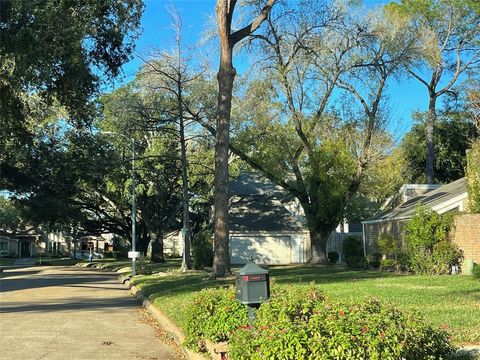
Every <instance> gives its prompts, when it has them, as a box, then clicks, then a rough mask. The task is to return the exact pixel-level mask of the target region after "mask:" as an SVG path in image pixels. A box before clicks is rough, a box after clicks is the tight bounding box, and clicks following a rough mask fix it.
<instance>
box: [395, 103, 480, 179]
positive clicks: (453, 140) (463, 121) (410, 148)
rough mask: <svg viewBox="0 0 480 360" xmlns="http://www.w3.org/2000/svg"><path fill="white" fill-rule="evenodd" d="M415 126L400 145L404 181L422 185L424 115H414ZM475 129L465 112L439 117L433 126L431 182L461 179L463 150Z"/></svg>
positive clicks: (463, 158) (424, 140)
mask: <svg viewBox="0 0 480 360" xmlns="http://www.w3.org/2000/svg"><path fill="white" fill-rule="evenodd" d="M416 119H418V121H417V123H416V124H415V125H414V126H413V128H412V130H410V132H408V133H407V134H406V135H405V137H404V139H403V141H402V144H401V148H402V153H403V155H404V159H405V165H404V166H405V168H404V169H405V170H404V176H405V181H406V182H410V183H425V181H426V179H425V171H424V170H425V166H424V165H425V151H424V149H425V144H426V130H425V128H426V124H425V114H417V115H416ZM475 136H478V130H476V129H475V126H474V124H473V123H472V121H471V120H470V118H469V116H468V114H466V113H463V112H462V113H450V114H446V115H445V116H441V117H440V118H439V119H438V120H437V122H436V124H435V132H434V139H435V141H434V146H435V153H436V158H435V168H434V169H435V177H434V181H435V182H437V183H441V184H446V183H449V182H452V181H455V180H458V179H460V178H461V177H463V176H465V169H466V165H467V163H466V151H467V149H468V148H469V147H470V144H471V140H472V139H473V138H475Z"/></svg>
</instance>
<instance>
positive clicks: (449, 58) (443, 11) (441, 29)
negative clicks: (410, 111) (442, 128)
mask: <svg viewBox="0 0 480 360" xmlns="http://www.w3.org/2000/svg"><path fill="white" fill-rule="evenodd" d="M387 9H388V11H390V12H392V13H393V14H397V15H399V16H402V17H404V18H407V19H408V20H409V21H410V26H411V29H412V32H413V33H414V34H415V36H416V37H417V39H418V42H419V47H420V48H421V49H422V54H421V57H420V60H419V61H418V62H417V63H416V64H414V66H412V67H410V68H409V69H408V72H409V74H410V75H411V76H412V77H413V78H414V79H416V80H418V81H419V82H420V83H421V84H422V85H424V86H425V88H426V89H427V92H428V98H429V101H428V121H427V123H426V157H425V158H426V162H425V177H426V182H427V183H429V184H431V183H433V181H434V166H435V144H434V140H435V139H434V129H435V122H436V120H437V100H438V99H439V98H440V97H441V96H442V95H445V94H447V93H450V92H452V91H454V86H455V85H458V83H459V82H462V80H463V79H464V78H465V76H463V75H464V74H465V73H467V72H476V73H477V74H478V70H479V69H480V67H479V66H480V14H479V5H478V2H477V1H476V0H464V1H463V0H462V1H459V0H402V1H401V2H400V3H392V4H390V5H389V6H388V7H387ZM462 76H463V79H462Z"/></svg>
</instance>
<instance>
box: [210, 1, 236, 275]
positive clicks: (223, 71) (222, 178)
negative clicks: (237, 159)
mask: <svg viewBox="0 0 480 360" xmlns="http://www.w3.org/2000/svg"><path fill="white" fill-rule="evenodd" d="M230 5H232V4H230V1H222V0H218V1H217V6H216V7H215V11H216V13H217V22H218V31H219V35H220V68H219V70H218V74H217V81H218V99H217V102H218V107H217V119H216V126H217V132H216V135H215V188H214V192H213V198H214V204H215V207H214V226H215V236H214V254H213V276H215V277H221V276H226V275H229V274H230V272H231V269H230V250H229V229H228V146H229V142H230V115H231V110H232V96H233V95H232V94H233V81H234V79H235V69H234V67H233V62H232V50H233V44H232V43H231V41H230V26H231V14H232V13H233V9H229V6H230ZM233 6H234V4H233Z"/></svg>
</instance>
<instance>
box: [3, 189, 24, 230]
mask: <svg viewBox="0 0 480 360" xmlns="http://www.w3.org/2000/svg"><path fill="white" fill-rule="evenodd" d="M21 222H22V215H21V211H20V210H19V209H18V207H17V206H16V205H15V203H14V202H13V201H12V200H11V199H9V198H7V197H5V196H2V195H0V233H2V232H12V231H15V230H16V229H17V228H18V226H19V225H20V223H21Z"/></svg>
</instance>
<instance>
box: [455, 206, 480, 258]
mask: <svg viewBox="0 0 480 360" xmlns="http://www.w3.org/2000/svg"><path fill="white" fill-rule="evenodd" d="M453 241H454V242H455V243H456V244H457V245H458V246H459V247H460V249H462V250H463V255H464V258H465V260H467V259H472V260H473V261H474V262H475V263H477V264H480V214H464V215H460V216H457V217H456V218H455V233H454V236H453ZM463 265H464V266H463V268H465V264H463Z"/></svg>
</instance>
